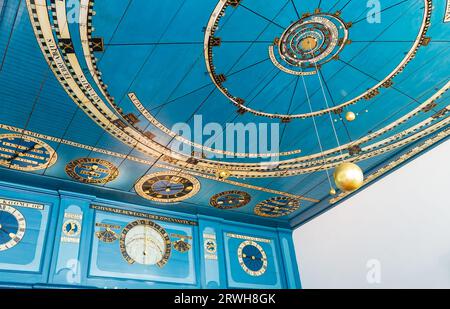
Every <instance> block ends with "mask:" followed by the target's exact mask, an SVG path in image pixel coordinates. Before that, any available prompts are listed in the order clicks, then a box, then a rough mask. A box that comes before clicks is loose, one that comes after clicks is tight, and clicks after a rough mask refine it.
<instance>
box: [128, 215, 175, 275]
mask: <svg viewBox="0 0 450 309" xmlns="http://www.w3.org/2000/svg"><path fill="white" fill-rule="evenodd" d="M120 251H121V252H122V255H123V257H124V258H125V260H126V261H127V262H128V263H129V264H134V263H137V264H142V265H158V266H159V267H163V266H164V265H165V264H166V263H167V261H168V259H169V257H170V252H171V243H170V238H169V235H168V234H167V232H166V231H165V230H164V229H163V228H162V227H161V226H159V225H158V224H156V223H154V222H152V221H150V220H136V221H133V222H131V223H130V224H128V225H127V226H126V227H125V228H124V229H123V230H122V234H121V235H120Z"/></svg>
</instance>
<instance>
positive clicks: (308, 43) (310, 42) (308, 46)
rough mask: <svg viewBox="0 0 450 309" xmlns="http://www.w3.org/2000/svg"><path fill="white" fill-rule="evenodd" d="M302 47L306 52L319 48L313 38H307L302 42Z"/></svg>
mask: <svg viewBox="0 0 450 309" xmlns="http://www.w3.org/2000/svg"><path fill="white" fill-rule="evenodd" d="M300 46H301V47H302V49H303V50H304V51H310V50H312V49H314V48H316V47H317V41H316V39H314V38H313V37H307V38H304V39H303V40H302V41H301V42H300Z"/></svg>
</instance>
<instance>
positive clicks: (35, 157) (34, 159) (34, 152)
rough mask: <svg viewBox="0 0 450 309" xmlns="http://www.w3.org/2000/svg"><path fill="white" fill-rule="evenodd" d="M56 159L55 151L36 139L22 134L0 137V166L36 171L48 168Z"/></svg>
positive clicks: (2, 135)
mask: <svg viewBox="0 0 450 309" xmlns="http://www.w3.org/2000/svg"><path fill="white" fill-rule="evenodd" d="M57 158H58V156H57V154H56V152H55V150H53V148H52V147H50V146H49V145H47V144H46V143H44V142H43V141H41V140H39V139H37V138H34V137H31V136H26V135H23V134H1V135H0V165H3V166H6V167H9V168H12V169H16V170H21V171H36V170H41V169H44V168H47V167H50V166H51V165H53V164H54V163H55V162H56V160H57Z"/></svg>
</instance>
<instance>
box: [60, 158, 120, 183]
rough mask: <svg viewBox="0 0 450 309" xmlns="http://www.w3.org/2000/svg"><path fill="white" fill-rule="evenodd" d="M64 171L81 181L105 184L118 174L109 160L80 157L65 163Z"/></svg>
mask: <svg viewBox="0 0 450 309" xmlns="http://www.w3.org/2000/svg"><path fill="white" fill-rule="evenodd" d="M66 173H67V175H69V176H70V177H72V178H73V179H75V180H77V181H79V182H83V183H97V184H105V183H108V182H110V181H112V180H114V179H116V178H117V176H119V170H118V169H117V167H116V166H114V164H112V163H111V162H109V161H106V160H102V159H97V158H81V159H77V160H74V161H71V162H70V163H69V164H67V165H66Z"/></svg>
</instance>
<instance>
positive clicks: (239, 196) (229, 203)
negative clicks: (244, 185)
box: [209, 190, 251, 209]
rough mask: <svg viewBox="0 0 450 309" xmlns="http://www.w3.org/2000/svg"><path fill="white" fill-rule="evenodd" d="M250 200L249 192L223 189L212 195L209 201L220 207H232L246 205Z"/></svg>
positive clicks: (212, 204)
mask: <svg viewBox="0 0 450 309" xmlns="http://www.w3.org/2000/svg"><path fill="white" fill-rule="evenodd" d="M250 200H251V197H250V194H248V193H247V192H243V191H237V190H233V191H225V192H221V193H217V194H216V195H214V196H212V197H211V199H210V201H209V203H210V204H211V206H213V207H216V208H220V209H233V208H239V207H243V206H245V205H247V204H248V203H249V202H250Z"/></svg>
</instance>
